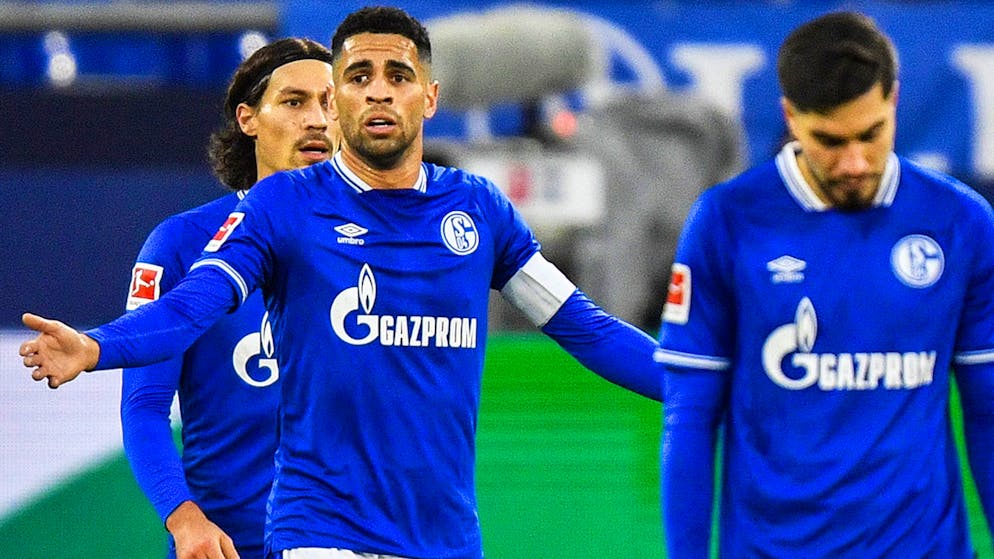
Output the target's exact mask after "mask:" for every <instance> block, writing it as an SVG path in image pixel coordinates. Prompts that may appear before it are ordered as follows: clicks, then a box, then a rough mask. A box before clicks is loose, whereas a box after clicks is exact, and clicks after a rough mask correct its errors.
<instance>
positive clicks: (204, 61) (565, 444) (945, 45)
mask: <svg viewBox="0 0 994 559" xmlns="http://www.w3.org/2000/svg"><path fill="white" fill-rule="evenodd" d="M365 4H367V2H357V1H353V0H336V1H333V2H331V1H329V2H325V1H317V0H286V1H283V2H251V1H244V2H242V1H222V0H216V1H213V2H150V1H144V0H131V1H113V0H107V1H101V2H82V1H79V2H76V1H70V2H4V1H0V192H2V193H3V195H4V196H3V200H4V202H5V206H6V207H5V208H4V211H2V212H0V233H2V242H0V261H2V262H3V265H2V266H0V310H2V311H3V312H2V313H0V329H2V331H0V351H2V353H0V554H3V555H4V556H14V557H21V558H42V557H44V558H76V557H79V558H83V557H86V558H102V557H129V558H131V557H133V558H138V559H143V558H155V557H161V556H162V550H163V546H164V531H163V530H162V528H161V526H160V524H159V522H158V520H157V518H156V517H155V515H154V513H153V512H152V510H151V508H150V507H149V506H148V504H147V503H146V501H145V500H144V498H143V497H142V495H141V494H140V492H139V491H138V489H137V487H136V486H135V484H134V482H133V481H132V479H131V475H130V471H129V470H128V467H127V465H126V463H125V462H124V459H123V456H122V454H121V450H120V444H121V443H120V429H119V426H118V419H117V405H118V391H119V389H120V375H119V374H118V373H116V372H110V373H101V374H96V375H90V376H87V377H85V378H83V379H81V380H80V381H79V382H77V383H75V384H73V385H72V386H69V387H66V388H65V389H62V390H58V391H48V390H45V389H43V388H42V387H41V386H38V385H36V384H35V383H33V382H32V381H30V379H29V378H28V375H27V374H26V372H25V370H24V369H23V368H22V367H21V366H20V364H19V359H17V358H16V347H17V345H18V344H19V343H20V342H21V341H23V339H25V337H26V336H27V333H26V332H24V331H23V330H20V329H19V327H18V324H19V317H20V313H21V312H23V311H27V310H30V311H32V312H38V313H41V314H45V315H49V316H54V317H57V318H59V319H62V320H65V321H66V322H69V323H70V324H73V325H74V326H79V327H86V326H92V325H96V324H98V323H101V322H103V321H106V320H109V319H111V318H113V317H114V316H117V315H118V314H119V313H120V312H121V310H122V309H123V304H124V299H125V293H124V286H125V285H126V283H127V281H128V278H129V272H130V269H131V263H132V259H133V258H134V256H135V254H136V253H137V251H138V249H139V248H140V246H141V243H142V241H143V240H144V238H145V236H146V235H147V234H148V232H149V231H150V230H151V228H152V227H153V226H154V225H155V224H156V223H158V222H159V221H160V220H161V219H162V218H164V217H166V216H167V215H170V214H172V213H175V212H177V211H180V210H183V209H186V208H188V207H191V206H193V205H196V204H199V203H202V202H204V201H207V200H209V199H211V198H214V197H216V196H218V195H220V194H221V193H222V191H221V189H220V187H219V186H217V184H216V182H215V181H214V179H213V178H212V177H211V175H210V172H209V168H208V166H207V164H206V161H205V155H204V153H205V146H206V139H207V136H208V134H209V133H210V131H211V130H213V129H214V128H215V127H216V126H217V125H218V124H219V123H220V116H219V115H220V103H221V99H222V97H223V95H224V87H225V85H226V83H227V80H228V78H229V77H230V74H231V72H232V71H233V70H234V68H235V66H236V65H237V64H238V63H239V61H240V60H241V59H242V58H243V57H244V56H247V54H248V53H250V52H251V51H252V50H253V49H254V48H257V47H258V46H259V45H261V44H264V43H265V42H266V41H268V40H271V39H273V38H277V37H282V36H288V35H302V36H308V37H311V38H313V39H315V40H318V41H321V42H323V43H325V44H327V43H328V41H329V39H330V35H331V33H332V31H333V30H334V28H335V26H336V25H337V23H338V22H339V21H340V20H341V18H342V17H344V15H345V14H347V13H348V12H350V11H352V10H354V9H356V8H359V7H361V6H363V5H365ZM392 4H394V5H398V6H400V7H403V8H405V9H407V10H409V11H410V12H411V13H412V14H414V15H415V16H417V17H419V18H421V19H422V20H424V21H426V23H427V24H428V27H429V30H430V31H431V33H432V37H433V41H434V44H435V72H436V77H438V78H439V80H440V82H441V91H442V97H441V104H442V106H443V108H444V109H445V110H443V111H442V114H440V115H439V116H438V117H436V118H435V119H433V120H432V121H429V123H428V125H427V129H426V133H427V148H428V156H429V157H430V158H431V159H433V160H435V161H438V162H443V163H450V164H454V165H459V166H463V167H467V168H470V169H473V170H477V171H479V172H481V173H483V174H485V175H487V176H489V177H491V178H492V179H494V180H495V182H497V184H498V185H499V186H500V187H501V188H503V189H505V191H506V192H507V193H508V194H509V196H510V197H511V198H512V200H514V202H515V203H516V205H517V206H518V207H519V208H520V209H521V210H522V212H523V213H524V214H525V216H526V217H527V219H528V220H529V222H530V223H531V224H532V225H533V227H534V228H535V230H536V233H537V234H538V235H539V237H540V240H541V241H542V242H543V245H544V246H545V250H546V253H547V255H548V256H549V257H550V259H552V260H554V261H555V262H557V263H558V264H559V265H560V266H561V267H563V268H564V269H565V270H566V271H567V272H568V274H569V275H570V276H571V277H572V278H573V279H574V280H575V281H576V282H577V283H578V284H579V285H580V287H582V288H583V289H584V290H586V291H587V292H588V293H590V294H591V295H592V296H593V297H594V298H595V300H597V301H598V302H600V303H601V304H602V305H603V306H605V307H606V308H607V309H608V310H609V311H612V312H614V313H616V314H619V315H620V316H623V317H625V318H627V319H628V320H631V321H633V322H635V323H637V324H639V325H640V326H642V327H643V328H645V329H647V330H649V331H650V332H654V331H655V329H656V328H657V327H658V316H659V311H660V309H661V305H662V300H663V294H664V293H665V282H666V279H667V272H666V270H667V269H668V265H669V260H670V258H671V257H672V251H673V244H674V242H675V237H676V234H677V232H678V231H679V228H680V226H681V225H682V221H683V218H684V216H685V214H686V211H687V208H688V207H689V204H690V202H691V201H692V200H693V198H694V197H695V196H696V195H697V193H698V192H699V191H700V190H701V189H702V188H705V187H706V186H707V185H709V184H712V183H713V182H716V181H718V180H721V179H722V178H724V177H727V176H730V175H731V174H734V172H736V171H737V170H739V169H741V168H743V167H744V166H746V165H749V164H751V163H753V162H756V161H759V160H761V159H764V158H766V157H768V156H769V155H771V154H772V153H774V152H775V151H776V149H777V148H778V147H779V146H780V144H781V142H782V141H783V137H784V130H783V126H782V123H781V118H780V114H779V108H778V103H777V96H778V93H777V87H776V81H775V67H774V66H775V56H776V48H777V46H778V45H779V43H780V41H781V40H782V38H783V37H784V36H785V35H786V33H787V32H788V31H789V30H790V29H791V28H793V27H794V26H795V25H796V24H798V23H799V22H801V21H803V20H806V19H809V18H810V17H813V16H814V15H817V14H819V13H822V12H824V11H828V10H832V9H837V8H852V7H855V8H859V9H862V10H864V11H866V12H867V13H869V14H870V15H872V16H874V17H875V18H876V19H877V20H878V21H879V23H880V24H881V25H882V26H883V27H884V28H885V29H886V30H887V31H889V32H890V34H891V35H892V36H893V38H894V39H895V42H896V43H897V46H898V50H899V51H900V54H901V62H902V68H901V80H902V87H901V103H900V105H899V111H898V113H899V114H898V121H899V125H898V137H897V144H898V151H900V152H901V153H903V154H906V155H909V156H911V157H913V158H915V159H917V160H919V161H921V162H923V163H926V164H928V165H930V166H933V167H935V168H938V169H941V170H944V171H947V172H949V173H951V174H953V175H955V176H958V177H960V178H962V179H963V180H965V181H966V182H968V183H969V184H971V185H973V186H974V187H975V188H977V189H978V190H979V191H980V192H981V193H983V194H985V195H990V186H991V184H992V180H994V6H992V5H991V4H990V3H988V2H982V1H967V0H961V1H944V2H937V1H933V2H926V1H921V2H910V1H904V2H902V1H863V2H859V1H848V2H837V1H836V2H833V1H825V0H809V1H790V0H777V1H773V0H770V1H759V0H755V1H747V2H729V1H722V0H705V1H691V0H657V1H648V0H645V1H635V0H620V1H607V0H600V1H595V0H576V1H573V2H566V1H552V0H549V1H545V2H533V3H528V4H523V3H508V2H496V1H492V0H478V1H469V0H445V1H441V0H421V1H398V2H392ZM492 313H493V321H492V325H491V326H492V330H493V332H492V334H493V335H492V337H491V343H490V348H489V353H488V360H487V361H488V362H487V368H486V373H485V379H484V384H485V385H486V386H485V388H484V396H483V404H482V413H481V418H480V424H479V465H478V479H479V498H480V514H481V521H482V523H483V527H484V537H485V546H486V552H487V555H488V557H492V558H496V559H501V558H507V557H520V556H533V557H547V556H549V555H550V550H555V552H554V555H555V556H564V557H574V558H604V557H644V558H653V557H662V556H663V555H664V553H663V550H662V545H661V542H662V537H663V535H662V534H661V529H660V526H659V504H658V471H657V463H658V436H659V429H660V426H659V423H660V421H659V419H660V410H659V406H658V405H654V404H653V403H651V402H647V401H644V400H642V399H640V398H638V397H636V396H633V395H631V394H628V393H625V392H624V391H622V390H621V389H618V388H616V387H614V386H611V385H609V384H607V383H606V382H604V381H602V380H600V379H599V378H597V377H595V376H593V375H591V374H589V373H587V372H585V371H583V370H582V369H581V368H580V367H579V366H578V365H576V364H575V363H574V362H573V361H572V360H571V359H570V358H569V357H568V356H567V355H566V354H565V353H564V352H562V351H561V350H559V349H558V348H557V347H556V346H554V345H553V344H552V343H551V342H549V341H548V340H546V339H544V338H543V337H541V336H539V335H537V334H536V333H535V331H534V330H533V329H530V328H528V327H527V326H525V325H524V323H523V322H522V321H521V319H520V317H518V316H517V315H516V314H515V313H514V312H513V311H509V310H508V309H507V308H506V307H505V306H504V305H503V303H501V302H500V301H499V300H498V299H495V301H494V303H493V305H492ZM969 493H970V499H971V515H972V518H973V519H974V532H975V539H976V540H977V544H978V547H979V548H980V556H981V557H985V558H989V557H994V554H992V552H991V543H990V539H989V537H988V536H987V535H986V534H987V531H986V526H985V524H984V522H983V519H982V516H981V514H980V512H979V507H978V505H977V502H976V498H975V494H974V492H973V490H972V488H971V489H970V491H969Z"/></svg>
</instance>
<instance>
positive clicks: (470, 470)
mask: <svg viewBox="0 0 994 559" xmlns="http://www.w3.org/2000/svg"><path fill="white" fill-rule="evenodd" d="M538 251H539V246H538V243H537V242H536V241H535V239H534V237H533V236H532V234H531V231H530V230H529V229H528V227H527V226H526V225H525V224H524V222H523V221H522V220H521V218H520V216H519V215H518V213H517V212H516V211H515V210H514V208H513V207H512V206H511V204H510V202H509V201H508V200H507V199H506V197H505V196H504V195H503V194H501V193H500V191H499V190H498V189H497V188H496V187H495V186H494V185H493V184H492V183H490V182H489V181H487V180H486V179H483V178H480V177H477V176H474V175H471V174H468V173H465V172H463V171H459V170H456V169H450V168H443V167H438V166H434V165H431V164H423V165H422V168H421V174H420V178H419V180H418V182H417V184H416V185H414V187H413V188H409V189H402V190H380V189H372V188H371V187H370V186H369V185H367V184H366V183H364V182H363V181H362V180H361V179H359V178H358V177H357V176H356V175H354V174H353V173H352V172H351V171H350V170H348V169H347V168H346V167H345V166H344V165H343V164H342V162H341V155H340V154H339V155H336V156H335V158H333V159H332V160H331V161H329V162H327V163H324V164H318V165H314V166H311V167H308V168H306V169H300V170H296V171H291V172H288V173H279V174H277V175H274V176H273V177H270V178H268V179H266V180H264V181H261V182H260V183H259V184H258V185H256V186H255V187H253V189H252V190H251V191H250V192H249V194H248V195H247V196H246V198H245V200H243V201H242V202H241V203H240V204H239V206H238V207H237V209H236V211H235V212H233V213H232V214H231V215H230V216H229V217H228V220H227V222H226V223H225V225H224V226H223V227H222V228H221V230H220V231H218V233H217V235H216V236H215V238H214V240H213V241H212V242H211V244H210V245H209V246H208V247H207V252H206V253H205V255H204V257H203V258H202V259H201V260H199V261H198V262H197V263H196V264H195V266H196V267H200V266H217V267H218V268H220V269H222V270H224V271H225V273H227V274H228V277H230V278H231V281H232V282H234V283H235V284H236V285H237V286H238V289H239V290H240V291H241V292H242V293H243V294H244V293H250V292H251V291H252V290H253V289H254V288H255V287H256V286H261V288H262V290H263V294H264V296H265V302H266V308H267V309H268V311H269V317H270V320H271V321H272V323H273V332H274V333H276V340H275V342H276V343H275V347H276V356H277V360H278V361H279V363H280V368H281V372H282V376H283V380H282V383H283V384H282V392H283V397H282V403H281V408H280V414H279V421H280V432H281V438H280V443H279V449H278V451H277V454H276V469H277V470H276V471H277V473H276V479H275V482H274V485H273V492H272V496H271V498H270V503H269V505H270V506H269V518H268V527H267V545H268V546H269V549H270V550H272V551H279V550H283V549H290V548H297V547H326V548H344V549H350V550H354V551H360V552H372V553H384V554H392V555H400V556H405V557H432V558H435V559H445V558H465V559H478V558H480V557H482V544H481V538H480V528H479V520H478V518H477V509H476V496H475V489H474V457H475V432H476V422H477V411H478V406H479V400H480V384H481V375H482V369H483V358H484V349H485V348H484V344H485V340H486V333H487V303H488V298H489V292H490V290H491V289H501V288H504V287H506V284H508V283H509V279H511V278H512V276H514V275H515V274H516V273H517V272H519V270H522V269H523V268H526V267H528V266H531V265H534V262H536V260H538V259H541V255H540V254H539V252H538ZM212 253H213V254H212ZM542 261H543V262H544V260H542ZM530 263H531V264H530ZM510 283H512V284H513V283H515V282H513V281H512V282H510ZM574 289H575V286H573V285H572V284H570V283H568V282H560V284H559V288H558V289H556V290H555V291H557V293H551V294H550V296H549V297H548V300H549V302H548V303H547V305H548V309H546V310H548V311H549V313H548V314H551V311H554V310H555V309H556V308H558V307H559V306H560V305H561V304H562V302H563V301H564V300H565V299H566V298H567V297H568V296H569V295H570V294H571V293H573V291H574ZM512 297H513V294H512ZM537 306H538V307H541V306H542V305H541V302H538V305H537ZM530 307H531V309H530V310H531V311H534V310H535V308H534V307H535V305H530ZM541 315H542V312H541V309H540V312H538V314H537V315H536V316H535V317H533V318H535V319H536V320H537V321H538V322H541V320H542V318H541ZM545 318H546V319H547V318H548V316H547V315H546V316H545Z"/></svg>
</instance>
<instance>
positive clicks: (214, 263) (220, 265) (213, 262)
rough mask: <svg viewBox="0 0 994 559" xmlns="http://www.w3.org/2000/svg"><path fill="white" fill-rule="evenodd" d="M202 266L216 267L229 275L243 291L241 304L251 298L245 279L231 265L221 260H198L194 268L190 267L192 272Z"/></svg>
mask: <svg viewBox="0 0 994 559" xmlns="http://www.w3.org/2000/svg"><path fill="white" fill-rule="evenodd" d="M201 266H216V267H217V268H220V270H221V271H222V272H224V273H225V274H227V275H228V277H230V278H231V279H232V280H234V282H235V285H237V286H238V290H239V291H241V293H242V300H241V302H242V303H244V302H245V299H247V298H248V296H249V291H248V284H246V283H245V279H244V278H242V276H241V274H239V273H238V272H236V271H235V269H234V268H232V267H231V265H230V264H228V263H227V262H225V261H224V260H221V259H219V258H206V259H204V260H198V261H196V262H194V263H193V266H190V271H193V270H196V269H197V268H200V267H201Z"/></svg>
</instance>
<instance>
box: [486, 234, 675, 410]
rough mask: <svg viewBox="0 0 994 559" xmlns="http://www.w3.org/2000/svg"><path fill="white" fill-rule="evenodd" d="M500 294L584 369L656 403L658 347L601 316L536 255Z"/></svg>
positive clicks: (659, 379)
mask: <svg viewBox="0 0 994 559" xmlns="http://www.w3.org/2000/svg"><path fill="white" fill-rule="evenodd" d="M501 294H502V295H503V296H504V297H505V298H506V299H507V300H508V301H510V302H511V304H513V305H514V306H515V307H517V308H518V310H520V311H521V312H523V313H524V314H525V315H526V316H527V317H528V318H529V319H531V321H532V322H533V323H534V324H535V325H536V326H538V327H539V328H541V329H542V332H544V333H545V334H546V335H548V336H549V337H550V338H552V339H553V340H555V341H556V342H557V343H558V344H559V345H560V346H562V348H563V349H565V350H566V351H567V352H569V354H570V355H572V356H573V357H574V358H576V360H577V361H579V362H580V363H581V364H582V365H583V366H584V367H586V368H588V369H590V370H591V371H593V372H595V373H597V374H598V375H600V376H602V377H604V378H605V379H607V380H609V381H611V382H613V383H615V384H617V385H619V386H622V387H624V388H627V389H629V390H632V391H634V392H638V393H639V394H641V395H643V396H647V397H649V398H652V399H653V400H660V399H662V377H661V372H662V369H661V368H660V367H659V365H658V364H657V363H656V362H655V361H654V360H653V354H654V353H655V351H656V348H657V347H659V346H658V344H656V341H655V340H653V339H652V337H650V336H649V335H648V334H646V333H645V332H642V331H641V330H639V329H638V328H636V327H634V326H632V325H630V324H628V323H627V322H625V321H623V320H621V319H619V318H617V317H614V316H612V315H610V314H608V313H606V312H604V311H603V310H602V309H601V308H600V307H598V306H597V305H595V304H594V303H593V301H591V300H590V299H589V298H587V296H586V295H585V294H584V293H583V292H582V291H580V290H579V289H577V288H576V286H575V285H573V282H571V281H570V280H569V279H568V278H567V277H566V276H565V275H563V273H562V272H561V271H560V270H559V268H557V267H556V266H555V265H553V264H552V263H550V262H549V261H548V260H546V259H545V257H543V256H542V254H541V253H535V254H534V255H532V257H531V258H530V259H529V260H528V261H527V262H526V263H525V265H524V266H522V267H521V268H520V269H519V270H518V271H517V272H516V273H515V274H514V275H513V276H512V277H511V279H509V280H508V281H507V283H506V284H505V285H504V287H503V288H501Z"/></svg>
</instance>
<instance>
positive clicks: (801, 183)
mask: <svg viewBox="0 0 994 559" xmlns="http://www.w3.org/2000/svg"><path fill="white" fill-rule="evenodd" d="M799 149H801V148H800V144H798V143H797V142H790V143H788V144H787V145H785V146H784V147H783V149H781V150H780V153H778V154H777V158H776V164H777V171H779V172H780V178H782V179H783V183H784V185H786V186H787V191H788V192H790V195H791V196H793V197H794V199H795V200H797V203H798V204H800V206H801V207H802V208H804V209H805V210H806V211H809V212H822V211H825V210H827V209H828V205H827V204H825V202H822V201H821V199H819V198H818V197H817V196H815V193H814V191H812V190H811V187H810V186H808V183H807V181H805V180H804V175H802V174H801V168H800V167H798V166H797V150H799Z"/></svg>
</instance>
